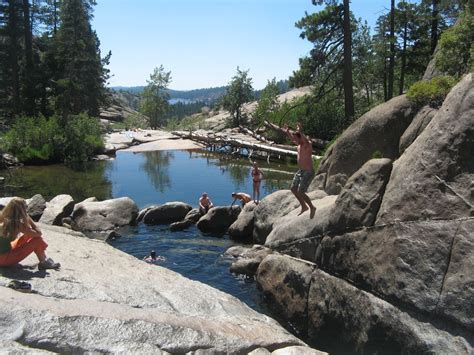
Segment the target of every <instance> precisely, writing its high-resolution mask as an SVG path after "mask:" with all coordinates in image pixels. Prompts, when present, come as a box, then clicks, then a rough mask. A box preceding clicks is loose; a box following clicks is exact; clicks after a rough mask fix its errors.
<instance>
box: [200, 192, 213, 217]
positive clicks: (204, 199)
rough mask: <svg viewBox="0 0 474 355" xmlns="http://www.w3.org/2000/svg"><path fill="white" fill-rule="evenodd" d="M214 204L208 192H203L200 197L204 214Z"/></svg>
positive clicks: (201, 209)
mask: <svg viewBox="0 0 474 355" xmlns="http://www.w3.org/2000/svg"><path fill="white" fill-rule="evenodd" d="M212 207H214V205H213V204H212V201H211V199H210V198H209V197H208V196H207V193H205V192H203V193H202V195H201V198H200V199H199V211H201V213H202V214H203V215H204V214H206V213H207V211H209V210H210V209H211V208H212Z"/></svg>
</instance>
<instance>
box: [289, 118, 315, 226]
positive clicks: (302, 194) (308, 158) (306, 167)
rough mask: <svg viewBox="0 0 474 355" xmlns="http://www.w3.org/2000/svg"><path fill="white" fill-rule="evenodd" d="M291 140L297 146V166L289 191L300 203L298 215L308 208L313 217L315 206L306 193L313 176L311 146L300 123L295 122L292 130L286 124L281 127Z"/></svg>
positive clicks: (310, 215) (310, 216)
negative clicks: (294, 127)
mask: <svg viewBox="0 0 474 355" xmlns="http://www.w3.org/2000/svg"><path fill="white" fill-rule="evenodd" d="M283 129H284V130H285V132H286V134H287V135H288V137H289V138H290V139H291V141H292V142H293V143H294V144H296V145H297V146H298V158H297V160H298V168H299V170H298V171H297V172H296V174H295V177H294V178H293V182H292V183H291V192H293V194H294V195H295V197H296V198H297V199H298V201H299V203H300V205H301V212H300V214H299V215H301V214H303V213H304V212H306V211H307V210H308V209H309V210H310V214H309V218H313V217H314V213H315V212H316V207H314V206H313V203H312V202H311V199H310V198H309V197H308V195H307V194H306V191H307V190H308V187H309V184H310V183H311V180H313V177H314V169H313V156H312V155H313V146H312V144H311V141H310V140H309V139H308V138H307V137H306V136H305V135H304V134H303V130H302V129H301V124H300V123H297V125H296V131H295V132H292V131H291V130H290V129H289V128H288V125H285V126H284V127H283Z"/></svg>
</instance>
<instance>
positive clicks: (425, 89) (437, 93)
mask: <svg viewBox="0 0 474 355" xmlns="http://www.w3.org/2000/svg"><path fill="white" fill-rule="evenodd" d="M455 84H456V79H454V78H453V77H451V76H438V77H436V78H433V79H431V80H422V81H418V82H416V83H414V84H413V85H412V86H411V87H410V89H409V90H408V92H407V97H408V98H409V99H410V100H412V101H413V102H415V103H416V104H417V105H419V106H424V105H430V106H431V107H434V108H438V107H440V106H441V105H442V104H443V101H444V99H445V97H446V95H447V94H448V93H449V91H450V90H451V88H452V87H453V86H454V85H455Z"/></svg>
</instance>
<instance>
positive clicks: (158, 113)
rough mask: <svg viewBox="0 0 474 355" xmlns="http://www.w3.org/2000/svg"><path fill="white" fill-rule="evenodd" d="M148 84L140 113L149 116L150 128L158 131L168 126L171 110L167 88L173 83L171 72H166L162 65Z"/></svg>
mask: <svg viewBox="0 0 474 355" xmlns="http://www.w3.org/2000/svg"><path fill="white" fill-rule="evenodd" d="M147 83H148V85H147V86H146V87H145V89H144V91H143V93H142V94H141V101H140V113H142V114H143V115H145V116H147V117H148V118H149V121H148V124H149V126H150V127H151V128H154V129H156V128H158V127H160V126H163V125H165V124H166V118H167V117H166V115H167V112H168V110H169V103H168V100H169V93H168V91H167V90H166V88H167V87H168V85H169V84H170V83H171V72H166V71H165V69H164V67H163V65H160V67H159V68H155V70H154V71H153V74H151V75H150V80H148V81H147Z"/></svg>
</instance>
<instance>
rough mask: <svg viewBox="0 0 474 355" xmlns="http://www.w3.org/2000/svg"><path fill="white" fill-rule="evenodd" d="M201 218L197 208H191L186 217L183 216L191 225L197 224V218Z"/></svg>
mask: <svg viewBox="0 0 474 355" xmlns="http://www.w3.org/2000/svg"><path fill="white" fill-rule="evenodd" d="M201 217H202V213H201V211H200V210H199V208H193V209H192V210H191V211H189V212H188V213H187V214H186V216H184V219H185V220H187V221H191V222H193V223H197V221H199V218H201Z"/></svg>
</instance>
